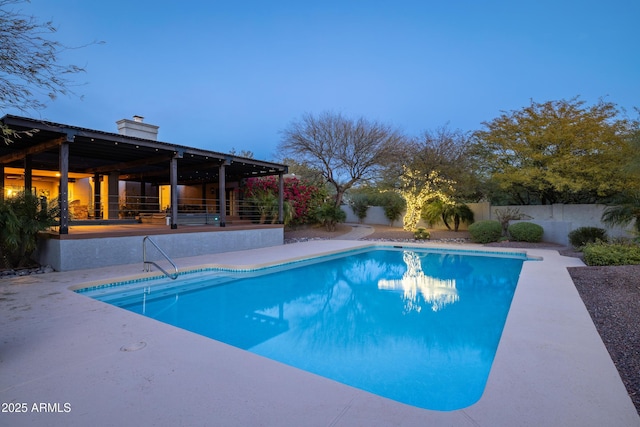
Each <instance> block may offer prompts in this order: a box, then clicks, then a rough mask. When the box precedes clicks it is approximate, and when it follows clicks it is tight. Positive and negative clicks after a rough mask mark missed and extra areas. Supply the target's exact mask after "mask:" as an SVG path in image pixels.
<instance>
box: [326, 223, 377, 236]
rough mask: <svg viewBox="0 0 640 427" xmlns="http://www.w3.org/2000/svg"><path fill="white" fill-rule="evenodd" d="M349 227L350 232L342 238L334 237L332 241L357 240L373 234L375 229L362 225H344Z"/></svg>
mask: <svg viewBox="0 0 640 427" xmlns="http://www.w3.org/2000/svg"><path fill="white" fill-rule="evenodd" d="M345 225H349V226H351V231H349V232H348V233H346V234H343V235H342V236H338V237H334V238H333V240H358V239H362V238H363V237H367V236H368V235H370V234H373V232H374V231H376V230H375V228H373V227H372V226H370V225H364V224H345Z"/></svg>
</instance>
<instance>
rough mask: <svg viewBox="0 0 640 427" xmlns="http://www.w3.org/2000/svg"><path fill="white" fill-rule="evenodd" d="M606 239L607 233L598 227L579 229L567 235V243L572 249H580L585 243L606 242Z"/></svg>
mask: <svg viewBox="0 0 640 427" xmlns="http://www.w3.org/2000/svg"><path fill="white" fill-rule="evenodd" d="M607 239H608V237H607V232H606V231H605V229H604V228H598V227H580V228H576V229H575V230H573V231H571V232H570V233H569V243H571V246H573V247H574V248H578V249H579V248H582V247H583V246H584V245H586V244H587V243H595V242H598V241H603V242H606V241H607Z"/></svg>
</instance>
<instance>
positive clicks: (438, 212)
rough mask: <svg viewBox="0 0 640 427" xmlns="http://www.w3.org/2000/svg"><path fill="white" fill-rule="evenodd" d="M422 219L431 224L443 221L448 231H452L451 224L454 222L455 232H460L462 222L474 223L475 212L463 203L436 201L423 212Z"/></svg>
mask: <svg viewBox="0 0 640 427" xmlns="http://www.w3.org/2000/svg"><path fill="white" fill-rule="evenodd" d="M422 219H424V220H425V221H427V222H428V223H429V224H435V223H436V222H438V221H442V223H443V224H444V225H445V227H447V230H451V226H450V225H449V222H450V221H452V220H453V231H458V229H459V228H460V223H461V222H465V223H467V224H471V223H472V222H473V211H472V210H471V208H469V206H467V205H466V204H464V203H461V202H454V203H446V202H444V201H443V200H442V199H435V200H433V201H431V202H430V203H429V204H427V205H426V206H425V207H424V209H423V210H422Z"/></svg>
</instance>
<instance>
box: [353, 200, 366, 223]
mask: <svg viewBox="0 0 640 427" xmlns="http://www.w3.org/2000/svg"><path fill="white" fill-rule="evenodd" d="M350 205H351V210H352V211H353V213H354V214H355V216H357V217H358V220H359V221H360V222H362V221H363V220H364V219H365V218H366V217H367V211H368V210H369V199H368V198H367V196H366V195H365V194H354V195H353V196H352V197H351V203H350Z"/></svg>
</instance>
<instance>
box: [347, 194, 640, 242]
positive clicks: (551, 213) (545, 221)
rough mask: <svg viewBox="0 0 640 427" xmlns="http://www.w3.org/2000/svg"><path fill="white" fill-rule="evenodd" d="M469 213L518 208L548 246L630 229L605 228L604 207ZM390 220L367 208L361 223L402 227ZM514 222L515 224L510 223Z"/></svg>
mask: <svg viewBox="0 0 640 427" xmlns="http://www.w3.org/2000/svg"><path fill="white" fill-rule="evenodd" d="M467 205H468V206H469V207H470V208H471V210H472V211H473V214H474V218H475V221H482V220H496V219H497V215H496V211H502V210H505V209H509V208H511V209H514V210H515V209H518V211H519V212H520V213H522V214H525V215H528V216H529V217H530V218H531V219H526V220H524V221H527V222H533V223H535V224H538V225H540V226H542V228H543V229H544V234H543V236H542V239H543V241H545V242H550V243H558V244H561V245H568V244H569V238H568V234H569V232H570V231H572V230H575V229H576V228H579V227H599V228H604V229H605V230H607V234H608V235H609V237H632V236H633V234H632V232H631V227H627V228H621V227H607V226H605V225H604V224H603V223H602V221H601V220H600V218H601V217H602V213H603V211H604V210H605V209H606V207H607V206H605V205H565V204H554V205H535V206H534V205H515V206H492V205H491V204H490V203H468V204H467ZM342 209H343V210H344V211H345V213H346V214H347V221H346V222H349V223H359V222H361V221H360V220H359V219H358V217H357V216H356V215H355V214H354V213H353V211H352V210H351V207H349V206H343V207H342ZM403 217H404V213H403V214H402V216H401V217H400V218H401V219H400V220H399V221H394V222H393V223H392V224H390V223H389V220H388V219H387V218H386V217H385V215H384V209H383V208H382V207H381V206H371V207H369V209H368V210H367V217H366V218H365V219H364V220H363V221H362V223H363V224H370V225H376V224H379V225H392V226H394V227H402V218H403ZM514 222H515V221H514ZM418 227H424V228H429V226H428V224H426V223H424V222H423V221H422V220H421V221H420V222H419V223H418ZM434 227H435V228H445V226H444V224H442V223H440V224H435V226H434ZM467 227H468V225H467V224H461V225H460V229H461V230H466V229H467Z"/></svg>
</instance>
